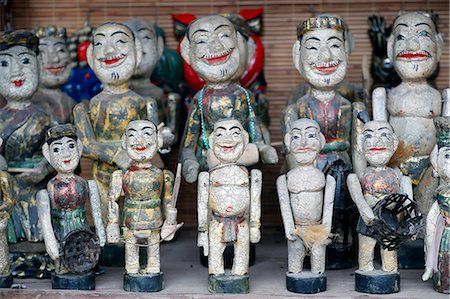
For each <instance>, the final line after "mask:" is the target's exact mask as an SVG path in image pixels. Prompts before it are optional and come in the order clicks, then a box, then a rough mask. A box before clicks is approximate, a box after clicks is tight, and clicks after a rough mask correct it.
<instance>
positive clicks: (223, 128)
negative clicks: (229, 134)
mask: <svg viewBox="0 0 450 299" xmlns="http://www.w3.org/2000/svg"><path fill="white" fill-rule="evenodd" d="M218 129H222V130H226V128H225V127H217V128H216V130H218Z"/></svg>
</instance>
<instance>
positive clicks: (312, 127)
mask: <svg viewBox="0 0 450 299" xmlns="http://www.w3.org/2000/svg"><path fill="white" fill-rule="evenodd" d="M308 129H316V130H317V127H315V126H308V127H306V128H305V130H308Z"/></svg>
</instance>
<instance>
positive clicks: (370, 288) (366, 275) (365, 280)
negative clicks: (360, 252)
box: [355, 270, 400, 294]
mask: <svg viewBox="0 0 450 299" xmlns="http://www.w3.org/2000/svg"><path fill="white" fill-rule="evenodd" d="M355 290H356V291H357V292H361V293H368V294H391V293H398V292H400V273H398V272H394V273H392V272H384V271H381V270H375V271H370V272H362V271H359V270H356V271H355Z"/></svg>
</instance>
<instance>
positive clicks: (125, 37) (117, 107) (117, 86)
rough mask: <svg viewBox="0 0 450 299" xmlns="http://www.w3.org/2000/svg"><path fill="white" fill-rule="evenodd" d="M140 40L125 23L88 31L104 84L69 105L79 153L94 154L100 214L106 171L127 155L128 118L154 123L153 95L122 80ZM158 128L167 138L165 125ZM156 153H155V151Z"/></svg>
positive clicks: (92, 61)
mask: <svg viewBox="0 0 450 299" xmlns="http://www.w3.org/2000/svg"><path fill="white" fill-rule="evenodd" d="M141 56H142V51H141V44H140V42H139V40H138V39H135V36H134V34H133V32H132V31H131V30H130V29H129V28H128V27H127V26H125V25H123V24H118V23H106V24H103V25H102V26H100V27H98V28H97V29H95V31H94V32H93V43H92V44H91V45H90V46H89V48H88V50H87V59H88V63H89V65H90V66H91V68H92V69H93V70H94V72H95V74H96V75H97V77H98V78H99V80H100V81H101V82H102V83H103V85H104V88H103V91H102V92H101V93H99V94H98V95H96V96H95V97H94V98H92V99H91V101H90V102H89V104H88V105H89V107H86V105H85V104H84V103H80V104H78V105H77V106H76V107H75V109H74V118H75V124H76V126H77V127H78V129H79V130H80V132H81V135H82V142H83V146H84V149H83V156H84V157H87V158H90V159H92V160H94V165H93V175H94V179H95V181H96V182H97V184H98V187H99V190H100V197H101V199H102V212H103V217H104V220H105V219H106V210H107V209H106V207H107V203H108V199H107V195H108V188H109V181H110V176H111V173H112V172H114V170H116V169H117V168H121V169H127V168H128V166H129V164H130V162H131V159H130V158H129V157H128V155H127V154H126V150H124V149H123V148H122V146H121V141H120V138H121V136H122V134H123V132H124V131H125V128H126V126H127V124H128V123H129V122H130V121H131V120H139V119H150V120H151V121H152V122H154V123H159V119H158V109H157V105H156V101H155V100H153V99H144V98H143V97H141V96H140V95H138V94H137V93H135V92H134V91H131V90H130V89H129V88H128V80H129V79H130V78H131V76H132V75H133V73H134V70H135V67H136V66H137V65H139V62H140V61H141ZM166 129H167V128H164V129H162V130H161V131H162V133H163V134H164V133H165V132H166V133H167V134H164V136H168V137H167V138H168V139H167V140H168V141H167V143H170V141H171V140H172V139H173V135H172V134H171V133H170V129H167V130H166ZM158 157H159V156H158Z"/></svg>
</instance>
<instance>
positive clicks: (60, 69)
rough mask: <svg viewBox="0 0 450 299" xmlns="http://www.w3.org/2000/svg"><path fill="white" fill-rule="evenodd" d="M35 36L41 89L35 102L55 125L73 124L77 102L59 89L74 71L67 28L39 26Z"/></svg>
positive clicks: (36, 95) (35, 95) (34, 97)
mask: <svg viewBox="0 0 450 299" xmlns="http://www.w3.org/2000/svg"><path fill="white" fill-rule="evenodd" d="M34 33H35V34H36V36H37V37H38V38H39V57H38V61H39V89H38V91H37V92H36V93H35V94H34V95H33V99H32V101H33V103H34V104H35V105H36V106H38V107H41V108H42V110H44V111H45V112H47V114H48V115H49V116H50V117H51V119H52V123H53V124H54V123H58V124H65V123H72V122H73V115H72V110H73V107H75V101H74V100H73V99H72V98H71V97H70V96H68V95H67V94H65V93H64V92H62V90H61V89H60V88H61V87H62V86H63V85H64V84H65V83H66V82H67V80H68V79H69V76H70V73H71V71H72V67H71V65H70V55H69V54H70V53H69V50H68V49H67V44H66V39H67V36H66V29H65V28H64V27H56V26H53V25H50V26H47V27H37V28H35V29H34Z"/></svg>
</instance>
